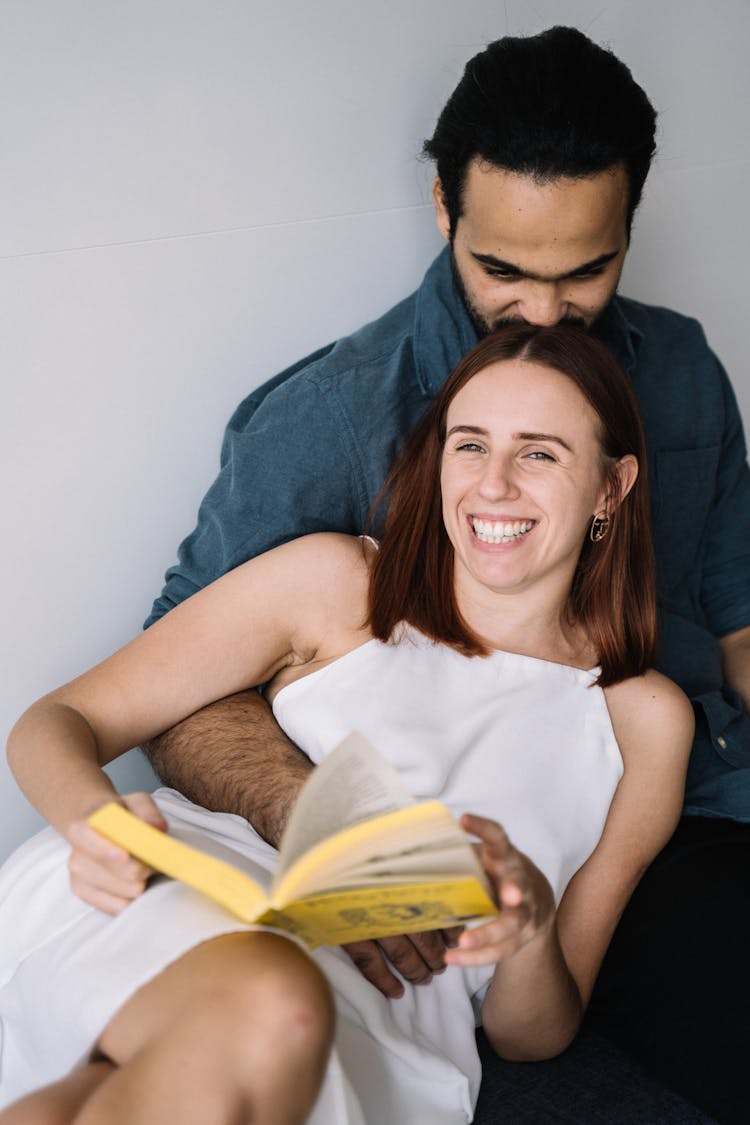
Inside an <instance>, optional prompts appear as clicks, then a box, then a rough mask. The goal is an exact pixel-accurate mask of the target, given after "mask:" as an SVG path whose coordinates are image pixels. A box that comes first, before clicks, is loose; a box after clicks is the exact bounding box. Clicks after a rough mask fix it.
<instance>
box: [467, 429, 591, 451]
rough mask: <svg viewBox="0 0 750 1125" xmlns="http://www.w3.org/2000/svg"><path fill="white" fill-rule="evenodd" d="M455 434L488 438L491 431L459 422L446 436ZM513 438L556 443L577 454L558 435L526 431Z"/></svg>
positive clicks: (514, 435)
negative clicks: (477, 435)
mask: <svg viewBox="0 0 750 1125" xmlns="http://www.w3.org/2000/svg"><path fill="white" fill-rule="evenodd" d="M455 433H464V434H479V435H480V436H481V437H487V436H488V435H489V430H485V429H484V428H483V427H482V426H469V425H467V424H465V423H463V422H459V423H458V425H456V426H451V428H450V429H449V430H448V432H447V434H446V435H445V436H446V438H449V437H450V436H451V434H455ZM512 437H513V440H514V441H554V442H556V443H557V445H561V446H562V447H563V449H567V451H568V453H574V452H575V451H574V450H573V448H572V447H571V446H570V445H568V443H567V441H565V438H561V437H558V435H557V434H539V433H527V432H526V431H525V430H521V431H519V432H518V433H516V434H513V435H512Z"/></svg>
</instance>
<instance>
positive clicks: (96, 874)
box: [67, 793, 167, 914]
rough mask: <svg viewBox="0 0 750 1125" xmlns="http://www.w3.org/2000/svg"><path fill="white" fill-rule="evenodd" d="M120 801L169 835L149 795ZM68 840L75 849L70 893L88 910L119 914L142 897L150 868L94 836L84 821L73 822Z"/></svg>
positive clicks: (71, 869)
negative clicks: (89, 907)
mask: <svg viewBox="0 0 750 1125" xmlns="http://www.w3.org/2000/svg"><path fill="white" fill-rule="evenodd" d="M119 800H120V803H121V804H122V805H124V806H125V808H126V809H129V810H130V812H132V813H135V815H136V816H138V817H140V818H141V820H145V822H146V823H147V824H151V825H153V827H154V828H158V829H160V830H161V831H162V832H165V831H166V829H167V822H166V820H165V819H164V817H163V816H162V815H161V813H160V812H159V809H158V807H157V805H156V804H155V802H154V801H153V800H152V798H151V797H150V796H149V795H148V793H129V794H126V796H124V797H120V798H119ZM92 812H94V809H89V814H90V813H92ZM67 840H68V843H69V844H70V846H71V848H72V851H71V853H70V858H69V859H68V871H69V872H70V886H71V890H72V891H73V893H74V894H76V895H78V897H79V898H81V899H83V901H84V902H87V903H88V904H89V906H95V907H96V909H97V910H102V911H104V913H105V914H120V913H121V911H123V910H124V909H125V907H126V906H128V905H129V904H130V903H131V902H132V901H133V899H134V898H138V895H140V894H142V893H143V891H144V890H145V887H146V880H147V879H148V877H149V875H151V874H152V870H151V868H150V867H147V866H146V864H145V863H141V862H140V860H137V859H135V858H134V857H133V856H132V855H129V854H128V852H126V851H125V850H124V848H119V847H118V846H117V845H116V844H113V843H111V841H109V840H107V839H106V838H105V837H104V836H101V835H100V834H99V833H98V832H95V831H94V829H93V828H92V827H91V825H90V824H88V823H87V821H86V820H85V819H82V820H75V821H73V823H72V824H71V826H70V828H69V829H68V832H67Z"/></svg>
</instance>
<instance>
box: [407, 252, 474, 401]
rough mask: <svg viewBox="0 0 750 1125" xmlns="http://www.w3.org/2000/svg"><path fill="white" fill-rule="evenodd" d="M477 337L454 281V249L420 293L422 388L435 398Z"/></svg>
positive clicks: (439, 260) (418, 330)
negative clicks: (451, 255)
mask: <svg viewBox="0 0 750 1125" xmlns="http://www.w3.org/2000/svg"><path fill="white" fill-rule="evenodd" d="M476 342H477V334H476V332H475V331H474V326H473V324H472V323H471V320H470V319H469V314H468V313H467V311H466V307H465V305H464V302H463V299H462V297H461V294H460V293H459V291H458V288H457V286H456V283H455V281H454V280H453V270H452V269H451V258H450V250H449V248H448V247H447V246H446V247H445V249H444V250H442V251H441V252H440V254H438V256H437V258H436V259H435V261H434V262H433V263H432V265H431V266H430V268H429V269H428V271H427V273H426V274H425V276H424V281H423V282H422V284H421V286H420V287H419V289H418V290H417V306H416V313H415V349H414V359H415V364H416V368H417V376H418V378H419V382H420V386H421V388H422V390H423V391H424V393H425V394H426V395H427V396H428V397H429V398H434V396H435V395H436V394H437V392H438V391H439V390H440V388H441V387H442V385H443V383H444V382H445V380H446V379H447V378H448V375H449V374H450V373H451V371H452V370H453V368H454V367H455V366H456V364H457V363H458V361H459V360H460V359H461V358H462V357H463V356H465V355H466V353H467V352H469V351H471V349H472V348H473V347H474V345H475V344H476Z"/></svg>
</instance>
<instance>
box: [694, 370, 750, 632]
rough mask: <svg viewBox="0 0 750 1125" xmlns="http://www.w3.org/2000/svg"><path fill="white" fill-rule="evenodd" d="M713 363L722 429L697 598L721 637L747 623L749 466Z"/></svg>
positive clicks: (728, 392) (726, 386)
mask: <svg viewBox="0 0 750 1125" xmlns="http://www.w3.org/2000/svg"><path fill="white" fill-rule="evenodd" d="M716 363H717V369H718V372H717V374H718V385H719V387H720V393H721V396H722V403H723V410H724V432H723V440H722V447H721V454H720V456H719V460H718V466H717V472H716V492H715V498H714V504H713V506H712V511H711V514H710V516H709V520H708V524H707V530H706V537H705V541H704V544H703V553H702V554H703V567H702V578H701V603H702V607H703V611H704V613H705V615H706V624H707V626H708V628H709V629H710V630H711V632H712V633H714V635H715V636H717V637H724V636H726V635H727V634H728V633H734V632H736V631H737V630H738V629H743V628H745V626H747V625H750V469H748V464H747V448H746V444H745V437H744V434H743V430H742V421H741V419H740V413H739V409H738V407H737V401H736V399H735V396H734V392H733V391H732V387H731V385H730V383H729V379H728V378H727V375H726V372H725V371H724V369H723V368H722V366H721V364H720V363H719V362H718V360H716Z"/></svg>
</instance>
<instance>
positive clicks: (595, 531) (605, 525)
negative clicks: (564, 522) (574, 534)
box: [589, 515, 610, 543]
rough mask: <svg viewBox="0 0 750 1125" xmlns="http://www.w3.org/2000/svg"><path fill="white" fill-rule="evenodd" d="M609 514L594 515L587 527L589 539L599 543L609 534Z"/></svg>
mask: <svg viewBox="0 0 750 1125" xmlns="http://www.w3.org/2000/svg"><path fill="white" fill-rule="evenodd" d="M609 523H610V520H609V516H607V515H604V516H594V518H593V519H592V521H591V527H590V528H589V539H590V540H591V542H592V543H601V541H602V539H606V538H607V535H608V534H609Z"/></svg>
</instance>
